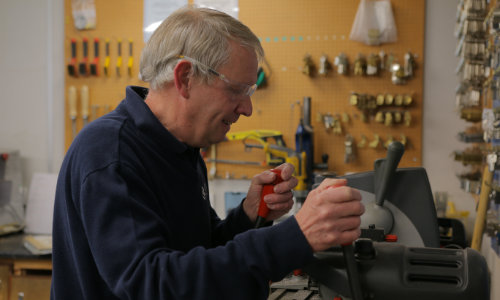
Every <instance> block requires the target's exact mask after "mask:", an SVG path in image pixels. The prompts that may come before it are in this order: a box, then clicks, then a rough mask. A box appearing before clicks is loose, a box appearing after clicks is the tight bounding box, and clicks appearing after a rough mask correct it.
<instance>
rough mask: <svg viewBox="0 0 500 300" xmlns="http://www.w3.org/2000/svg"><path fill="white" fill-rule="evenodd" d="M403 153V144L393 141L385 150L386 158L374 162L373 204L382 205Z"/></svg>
mask: <svg viewBox="0 0 500 300" xmlns="http://www.w3.org/2000/svg"><path fill="white" fill-rule="evenodd" d="M404 151H405V147H404V146H403V144H401V143H400V142H398V141H394V142H392V143H391V144H390V145H389V147H388V149H387V157H386V158H385V159H378V160H376V161H375V203H376V204H377V205H379V206H383V205H384V200H385V197H386V196H387V190H388V187H389V184H390V183H391V179H392V177H393V175H394V172H395V171H396V168H397V167H398V164H399V161H400V160H401V157H402V156H403V153H404Z"/></svg>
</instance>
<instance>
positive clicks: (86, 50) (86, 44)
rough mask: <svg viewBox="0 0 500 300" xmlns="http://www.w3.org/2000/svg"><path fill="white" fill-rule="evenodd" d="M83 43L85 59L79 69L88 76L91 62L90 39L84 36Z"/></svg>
mask: <svg viewBox="0 0 500 300" xmlns="http://www.w3.org/2000/svg"><path fill="white" fill-rule="evenodd" d="M82 45H83V59H82V61H81V62H80V65H79V67H78V71H79V73H80V75H82V76H87V75H88V74H89V73H88V70H87V64H88V62H89V39H88V38H86V37H84V38H83V42H82Z"/></svg>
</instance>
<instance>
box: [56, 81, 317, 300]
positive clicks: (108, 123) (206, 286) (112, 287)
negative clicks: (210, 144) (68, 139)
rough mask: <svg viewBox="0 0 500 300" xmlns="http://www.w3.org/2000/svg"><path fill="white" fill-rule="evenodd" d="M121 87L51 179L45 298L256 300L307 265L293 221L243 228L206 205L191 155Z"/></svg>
mask: <svg viewBox="0 0 500 300" xmlns="http://www.w3.org/2000/svg"><path fill="white" fill-rule="evenodd" d="M146 93H147V89H145V88H142V87H127V90H126V98H125V99H124V100H123V101H122V102H121V104H120V105H119V106H118V107H117V109H116V110H114V111H113V112H111V113H109V114H107V115H106V116H104V117H101V118H99V119H98V120H95V121H93V122H91V123H90V124H89V125H88V126H86V127H85V128H84V129H83V130H82V132H81V133H80V134H79V135H78V136H77V138H76V139H75V141H74V142H73V144H72V145H71V147H70V148H69V150H68V152H67V154H66V157H65V159H64V162H63V164H62V167H61V171H60V174H59V179H58V184H57V191H56V199H55V207H54V224H53V278H52V290H51V299H52V300H68V299H71V300H79V299H87V300H98V299H107V300H110V299H123V300H125V299H130V300H131V299H134V300H138V299H140V300H162V299H189V300H195V299H252V300H256V299H266V298H267V295H268V286H269V280H279V279H280V278H282V277H283V276H285V275H286V274H287V273H288V272H290V271H291V270H293V269H295V268H298V267H301V266H303V265H304V264H306V263H307V262H309V261H311V260H312V259H313V256H312V250H311V248H310V246H309V244H308V243H307V241H306V239H305V237H304V235H303V234H302V232H301V231H300V229H299V226H298V224H297V222H296V220H295V218H294V217H291V218H289V219H287V220H285V221H284V222H281V223H280V224H277V225H275V226H271V227H266V228H263V229H258V230H253V229H251V228H252V224H251V222H250V220H249V219H248V217H247V216H246V214H245V213H244V211H243V209H242V207H241V205H240V207H238V208H237V209H235V210H234V211H233V212H232V213H230V214H229V215H228V216H227V218H226V219H224V220H220V219H219V218H218V217H217V215H216V213H215V211H214V210H213V209H212V208H211V207H210V202H209V199H208V194H209V193H208V186H207V179H206V167H205V164H204V162H203V160H202V159H201V157H200V155H199V150H198V149H194V148H191V147H189V146H186V145H185V144H183V143H181V142H179V141H178V140H176V139H175V137H174V136H172V135H171V134H170V133H169V132H168V131H167V130H166V129H165V128H164V127H163V126H162V125H161V123H160V122H159V121H158V119H156V117H155V116H154V115H153V114H152V112H151V111H150V110H149V108H148V107H147V105H146V104H145V103H144V98H145V95H146Z"/></svg>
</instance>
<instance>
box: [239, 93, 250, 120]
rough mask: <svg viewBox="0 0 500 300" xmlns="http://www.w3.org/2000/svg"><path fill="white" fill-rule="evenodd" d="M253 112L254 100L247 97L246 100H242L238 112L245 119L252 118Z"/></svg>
mask: <svg viewBox="0 0 500 300" xmlns="http://www.w3.org/2000/svg"><path fill="white" fill-rule="evenodd" d="M252 110H253V107H252V99H251V98H250V96H245V98H244V99H241V100H240V103H239V104H238V107H236V112H237V113H238V114H240V115H244V116H245V117H250V116H251V115H252Z"/></svg>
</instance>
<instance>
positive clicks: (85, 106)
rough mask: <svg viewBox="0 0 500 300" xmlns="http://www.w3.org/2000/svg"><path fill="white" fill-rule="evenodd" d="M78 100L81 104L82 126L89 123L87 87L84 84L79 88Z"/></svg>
mask: <svg viewBox="0 0 500 300" xmlns="http://www.w3.org/2000/svg"><path fill="white" fill-rule="evenodd" d="M80 101H81V105H82V119H83V126H86V125H87V124H88V123H89V87H88V86H86V85H83V86H82V89H81V90H80Z"/></svg>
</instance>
